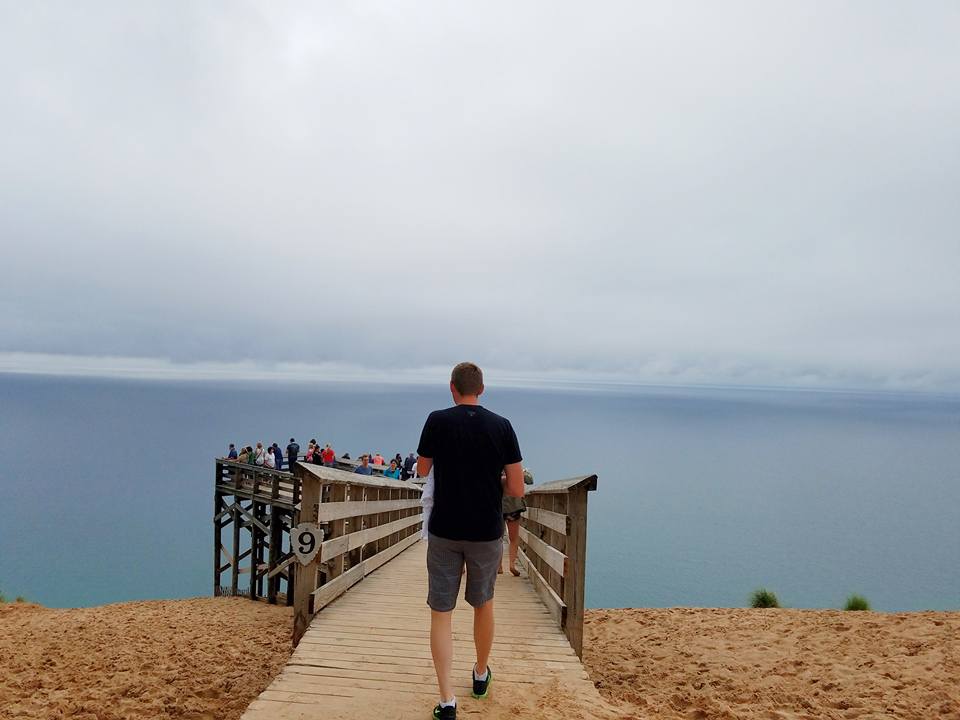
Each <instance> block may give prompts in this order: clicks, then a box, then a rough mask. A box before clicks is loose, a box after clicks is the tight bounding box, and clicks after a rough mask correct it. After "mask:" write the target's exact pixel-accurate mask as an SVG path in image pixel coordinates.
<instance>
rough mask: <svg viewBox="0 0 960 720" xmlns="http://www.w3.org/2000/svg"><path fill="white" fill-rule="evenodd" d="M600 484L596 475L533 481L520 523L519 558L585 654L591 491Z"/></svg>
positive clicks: (578, 649)
mask: <svg viewBox="0 0 960 720" xmlns="http://www.w3.org/2000/svg"><path fill="white" fill-rule="evenodd" d="M596 489H597V476H596V475H586V476H582V477H576V478H570V479H569V480H557V481H556V482H550V483H545V484H543V485H535V486H533V487H531V488H530V489H528V490H527V495H526V502H527V512H526V513H524V514H523V516H522V517H523V520H522V522H521V526H520V559H521V561H522V562H523V564H524V565H525V566H526V568H527V573H528V575H529V576H530V582H532V583H533V587H534V588H535V589H536V591H537V594H538V595H540V598H541V599H542V600H543V602H544V604H545V605H546V606H547V609H548V610H549V611H550V613H551V614H552V615H553V616H554V619H555V620H556V621H557V624H558V625H559V626H560V628H561V629H562V630H563V631H564V633H565V634H566V636H567V639H568V640H569V641H570V645H571V646H572V647H573V649H574V650H575V651H576V653H577V655H579V656H581V657H582V656H583V603H584V584H585V571H586V566H587V493H588V492H590V491H591V490H596Z"/></svg>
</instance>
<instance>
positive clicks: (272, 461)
mask: <svg viewBox="0 0 960 720" xmlns="http://www.w3.org/2000/svg"><path fill="white" fill-rule="evenodd" d="M261 449H262V448H261ZM263 466H264V467H265V468H269V469H270V470H274V469H276V467H277V458H276V456H275V455H274V454H273V448H267V449H266V450H264V451H263Z"/></svg>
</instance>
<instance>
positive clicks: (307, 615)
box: [293, 463, 423, 646]
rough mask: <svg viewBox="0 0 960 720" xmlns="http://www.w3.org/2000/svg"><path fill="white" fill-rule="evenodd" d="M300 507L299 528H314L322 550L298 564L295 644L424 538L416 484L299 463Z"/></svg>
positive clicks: (296, 575) (296, 467)
mask: <svg viewBox="0 0 960 720" xmlns="http://www.w3.org/2000/svg"><path fill="white" fill-rule="evenodd" d="M294 477H295V478H296V479H297V480H298V482H299V485H300V492H301V498H300V507H299V509H298V510H296V511H295V515H294V525H299V524H301V523H315V524H316V525H318V526H319V527H320V529H321V531H322V535H321V538H320V540H321V542H320V547H319V550H318V552H317V553H316V555H315V556H314V557H313V559H312V560H311V561H310V562H309V563H308V564H306V565H301V564H300V563H299V562H296V563H294V566H295V570H294V573H295V575H294V585H293V587H294V599H293V607H294V620H293V644H294V646H296V645H297V643H299V642H300V638H301V637H303V633H304V632H306V630H307V627H308V626H309V625H310V621H311V620H312V619H313V616H314V614H315V613H317V612H318V611H319V610H320V609H322V608H323V607H324V606H325V605H328V604H329V603H330V602H332V601H333V600H335V599H336V598H337V597H339V596H340V595H342V594H343V593H344V592H346V591H347V590H348V589H349V588H350V587H352V586H353V585H355V584H356V583H358V582H360V581H361V580H363V578H364V576H366V575H368V574H370V573H371V572H373V571H374V570H376V569H377V568H378V567H380V566H381V565H383V564H384V563H385V562H387V561H388V560H391V559H392V558H394V557H396V556H397V555H399V554H400V553H401V552H403V551H404V550H405V549H406V548H408V547H410V546H411V545H413V544H414V543H415V542H417V540H418V539H419V538H420V525H421V522H422V519H423V517H422V512H421V507H420V495H421V493H422V490H421V488H420V487H419V486H417V485H412V484H411V483H409V482H403V481H401V480H393V479H390V478H384V477H372V476H365V475H359V474H355V473H351V472H347V471H344V470H340V469H337V468H329V467H323V466H322V465H308V464H306V463H298V464H297V465H296V466H295V467H294Z"/></svg>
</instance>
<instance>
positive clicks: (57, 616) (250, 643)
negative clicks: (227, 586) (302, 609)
mask: <svg viewBox="0 0 960 720" xmlns="http://www.w3.org/2000/svg"><path fill="white" fill-rule="evenodd" d="M291 617H292V615H291V612H290V610H289V609H288V608H286V607H276V606H270V605H266V604H264V603H257V602H251V601H249V600H245V599H242V598H203V599H196V600H176V601H155V602H133V603H122V604H118V605H105V606H102V607H96V608H89V609H79V610H51V609H48V608H42V607H39V606H37V605H23V604H18V603H11V604H7V605H0V718H3V720H6V719H7V718H44V719H46V718H71V719H76V720H115V719H116V720H119V719H120V718H156V719H158V720H165V719H166V718H180V719H181V720H189V719H200V718H204V719H208V718H209V719H212V718H217V719H219V718H237V717H239V716H240V713H241V712H242V711H243V710H244V708H246V706H247V705H248V704H249V703H250V701H251V700H252V699H253V698H255V697H256V696H257V695H258V694H259V693H260V692H261V691H262V690H263V689H264V688H265V687H266V686H267V684H268V683H269V682H270V680H271V679H272V678H273V676H274V675H276V674H277V673H278V672H279V670H280V668H281V667H282V666H283V663H284V662H286V660H287V657H288V656H289V654H290V627H291V622H292V621H291Z"/></svg>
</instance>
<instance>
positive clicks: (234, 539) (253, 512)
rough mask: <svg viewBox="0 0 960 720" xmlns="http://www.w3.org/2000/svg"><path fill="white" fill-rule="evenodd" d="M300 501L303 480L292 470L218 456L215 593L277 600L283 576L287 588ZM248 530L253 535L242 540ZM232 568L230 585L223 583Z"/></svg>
mask: <svg viewBox="0 0 960 720" xmlns="http://www.w3.org/2000/svg"><path fill="white" fill-rule="evenodd" d="M299 502H300V480H299V479H297V478H296V477H294V476H293V475H291V474H290V473H287V472H282V471H280V470H270V469H268V468H264V467H259V466H257V465H248V464H246V463H239V462H236V461H234V460H227V459H224V458H219V459H218V460H217V461H216V481H215V483H214V505H213V593H214V595H246V596H247V597H250V598H252V599H256V598H259V597H264V596H265V597H266V598H267V599H268V600H269V601H270V602H271V603H275V602H277V598H278V595H279V591H280V583H281V581H285V582H286V583H287V587H289V580H290V573H289V570H288V567H289V565H290V564H291V561H292V554H291V553H290V552H289V551H287V550H284V540H285V538H286V535H287V531H288V530H289V527H290V523H291V519H292V515H293V513H294V508H295V507H296V506H297V504H298V503H299ZM228 529H229V530H231V531H232V532H231V533H230V535H229V536H228V538H229V539H228V540H227V544H224V542H223V540H224V538H223V537H222V535H223V532H224V531H226V530H228ZM244 530H246V531H249V538H244V542H243V543H241V531H244ZM242 545H246V549H242ZM228 548H229V549H228ZM224 560H225V562H223V563H222V564H221V561H224ZM244 561H246V562H244ZM228 570H229V571H230V575H229V584H225V583H222V582H221V576H222V574H223V573H224V572H226V571H228ZM244 574H249V578H248V580H249V582H248V583H247V586H246V587H241V586H240V575H244ZM264 585H266V587H264ZM288 594H289V593H288ZM288 604H289V602H288Z"/></svg>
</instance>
